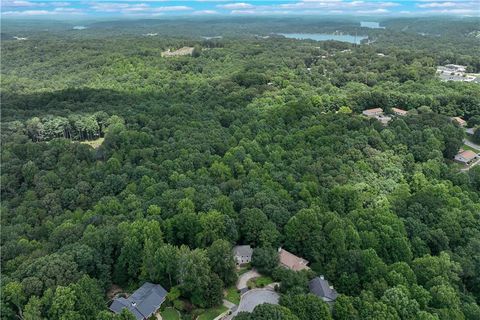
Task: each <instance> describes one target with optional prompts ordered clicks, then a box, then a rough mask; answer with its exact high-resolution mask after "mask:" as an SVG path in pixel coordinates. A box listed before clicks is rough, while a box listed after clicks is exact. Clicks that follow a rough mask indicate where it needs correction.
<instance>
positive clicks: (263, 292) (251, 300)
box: [226, 288, 280, 319]
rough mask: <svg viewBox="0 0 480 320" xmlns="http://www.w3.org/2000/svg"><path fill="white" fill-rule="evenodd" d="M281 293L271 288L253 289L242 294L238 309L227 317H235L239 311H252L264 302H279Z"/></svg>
mask: <svg viewBox="0 0 480 320" xmlns="http://www.w3.org/2000/svg"><path fill="white" fill-rule="evenodd" d="M279 299H280V295H279V294H278V293H277V292H275V291H273V290H272V289H270V288H264V289H252V290H250V291H247V292H246V293H245V294H243V295H242V298H241V300H240V305H239V306H238V308H237V310H235V312H233V313H232V314H231V315H229V316H228V317H227V318H226V319H233V318H234V317H235V316H236V315H237V313H239V312H252V311H253V309H255V307H256V306H258V305H260V304H264V303H270V304H278V300H279Z"/></svg>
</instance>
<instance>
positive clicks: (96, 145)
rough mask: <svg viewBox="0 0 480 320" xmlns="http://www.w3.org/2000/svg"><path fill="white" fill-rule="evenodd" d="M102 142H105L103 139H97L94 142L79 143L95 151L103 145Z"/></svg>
mask: <svg viewBox="0 0 480 320" xmlns="http://www.w3.org/2000/svg"><path fill="white" fill-rule="evenodd" d="M103 140H105V138H98V139H95V140H87V141H81V142H80V143H82V144H88V145H89V146H91V147H92V148H94V149H97V148H98V147H100V145H101V144H102V143H103Z"/></svg>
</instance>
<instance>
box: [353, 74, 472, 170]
mask: <svg viewBox="0 0 480 320" xmlns="http://www.w3.org/2000/svg"><path fill="white" fill-rule="evenodd" d="M453 66H456V65H453ZM456 67H463V66H456ZM463 68H465V67H463ZM460 70H464V69H460ZM391 110H392V115H395V116H400V117H403V116H406V115H407V114H408V112H407V111H406V110H403V109H400V108H392V109H391ZM362 114H363V115H364V116H366V117H368V118H374V119H377V120H378V121H380V122H381V123H382V124H383V125H385V126H386V125H387V124H388V123H389V122H390V121H391V120H392V117H391V116H390V115H385V113H384V112H383V109H382V108H373V109H367V110H363V112H362ZM451 120H452V121H453V122H455V123H456V124H458V125H459V126H460V127H464V128H465V132H467V133H468V134H473V132H474V129H473V128H466V126H467V122H466V121H465V120H464V119H462V118H461V117H452V118H451ZM454 159H455V161H457V162H459V163H461V164H463V165H466V166H469V165H471V164H472V163H475V162H476V161H477V160H480V154H479V153H477V152H475V151H472V150H463V149H460V150H459V152H458V154H457V155H456V156H455V158H454Z"/></svg>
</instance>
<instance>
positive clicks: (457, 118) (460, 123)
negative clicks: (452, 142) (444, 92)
mask: <svg viewBox="0 0 480 320" xmlns="http://www.w3.org/2000/svg"><path fill="white" fill-rule="evenodd" d="M452 120H454V121H456V122H457V123H458V124H459V125H461V126H464V125H466V124H467V121H465V120H463V119H462V118H460V117H453V118H452Z"/></svg>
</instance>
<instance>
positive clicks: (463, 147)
mask: <svg viewBox="0 0 480 320" xmlns="http://www.w3.org/2000/svg"><path fill="white" fill-rule="evenodd" d="M462 149H463V150H472V151H475V152H479V151H480V150H477V149H475V148H472V147H470V146H467V145H466V144H464V145H463V146H462Z"/></svg>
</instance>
